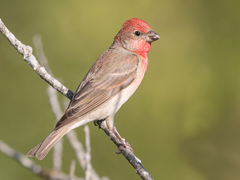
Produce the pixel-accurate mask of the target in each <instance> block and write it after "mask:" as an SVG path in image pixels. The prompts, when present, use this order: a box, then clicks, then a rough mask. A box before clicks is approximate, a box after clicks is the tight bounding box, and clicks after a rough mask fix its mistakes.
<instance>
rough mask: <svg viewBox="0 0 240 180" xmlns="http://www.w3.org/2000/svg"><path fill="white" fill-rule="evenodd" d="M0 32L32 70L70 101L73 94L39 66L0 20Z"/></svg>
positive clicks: (28, 49) (30, 51)
mask: <svg viewBox="0 0 240 180" xmlns="http://www.w3.org/2000/svg"><path fill="white" fill-rule="evenodd" d="M0 31H1V33H2V34H3V35H4V36H5V37H6V38H7V40H8V41H9V42H10V44H11V45H12V46H13V47H14V48H15V49H16V50H17V51H18V52H19V53H20V54H22V55H23V59H24V60H25V61H26V62H27V63H28V64H29V65H30V66H31V67H32V68H33V70H34V71H35V72H36V73H37V74H38V75H39V76H40V77H41V78H42V79H43V80H45V81H46V82H47V83H48V84H50V85H51V86H52V87H53V88H54V89H56V90H57V91H59V92H60V93H61V94H63V95H64V96H66V97H67V98H68V99H70V100H71V99H72V97H73V94H74V93H73V92H72V91H70V90H69V89H68V88H66V87H65V86H64V85H62V84H61V83H60V82H59V81H58V80H56V79H55V78H53V77H52V76H51V75H50V74H49V73H48V72H47V71H46V70H45V68H44V67H42V66H40V64H39V63H38V61H37V59H36V58H35V56H34V55H33V54H32V48H31V47H30V46H26V45H24V44H22V43H21V41H19V40H18V39H17V38H16V37H15V36H14V35H13V34H12V33H11V32H10V31H9V30H8V29H7V27H6V26H5V25H4V24H3V22H2V20H1V19H0Z"/></svg>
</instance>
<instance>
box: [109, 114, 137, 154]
mask: <svg viewBox="0 0 240 180" xmlns="http://www.w3.org/2000/svg"><path fill="white" fill-rule="evenodd" d="M106 123H107V126H108V128H109V129H110V130H111V131H112V133H113V134H114V135H115V136H116V137H117V138H118V140H119V141H120V142H121V144H120V146H118V149H117V150H116V153H117V154H121V150H122V149H123V148H124V147H125V148H127V149H129V150H130V151H132V152H133V149H132V148H131V146H130V144H129V143H128V142H125V139H123V138H122V137H121V136H120V134H119V133H118V132H117V130H116V128H115V127H114V119H113V117H108V118H107V119H106ZM110 138H111V137H110Z"/></svg>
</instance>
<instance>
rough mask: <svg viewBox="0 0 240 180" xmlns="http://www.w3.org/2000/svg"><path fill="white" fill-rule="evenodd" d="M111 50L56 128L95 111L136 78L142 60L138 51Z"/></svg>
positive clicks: (92, 69)
mask: <svg viewBox="0 0 240 180" xmlns="http://www.w3.org/2000/svg"><path fill="white" fill-rule="evenodd" d="M114 53H115V52H114V51H111V50H107V51H106V52H105V53H104V54H103V55H102V56H101V57H100V58H99V59H98V60H97V61H96V62H95V64H94V65H93V66H92V68H91V69H90V70H89V72H88V74H87V75H86V77H85V78H84V79H83V81H82V82H81V84H80V85H79V87H78V88H77V90H76V92H75V95H74V97H73V99H72V101H71V103H70V104H69V107H68V109H67V110H66V112H65V114H64V115H63V117H62V118H61V119H60V120H59V121H58V123H57V124H56V127H55V128H56V129H58V128H60V127H62V126H64V125H65V124H69V123H72V122H73V121H75V120H76V119H77V118H79V117H81V116H83V115H85V114H87V113H89V112H91V111H93V110H94V109H96V108H98V107H99V106H101V105H102V104H104V103H107V101H108V100H110V99H111V98H112V97H114V96H115V95H116V94H118V93H119V92H120V91H121V90H122V89H124V88H126V87H128V86H129V85H130V84H131V82H133V80H134V78H135V77H136V73H137V67H138V63H139V59H138V57H137V56H136V55H134V54H130V53H128V54H126V55H125V54H124V53H118V54H114Z"/></svg>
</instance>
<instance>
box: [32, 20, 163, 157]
mask: <svg viewBox="0 0 240 180" xmlns="http://www.w3.org/2000/svg"><path fill="white" fill-rule="evenodd" d="M136 31H138V32H139V33H140V35H138V33H136ZM158 38H159V36H158V35H157V34H156V33H155V32H153V31H152V30H151V28H150V27H149V25H148V24H147V23H146V22H144V21H143V20H139V19H136V18H134V19H131V20H128V21H126V23H124V25H123V28H122V29H121V30H120V31H119V33H118V34H117V35H116V37H115V39H114V42H113V44H112V45H111V47H110V48H109V49H108V50H107V51H105V52H104V53H103V54H102V55H101V56H100V57H99V58H98V59H97V61H96V62H95V63H94V64H93V66H92V67H91V69H90V70H89V72H88V73H87V75H86V76H85V78H84V79H83V80H82V82H81V83H80V85H79V86H78V88H77V90H76V92H75V94H74V97H73V99H72V100H71V102H70V104H69V106H68V108H67V110H66V112H65V114H64V115H63V116H62V118H61V119H60V120H59V121H58V122H57V124H56V126H55V128H54V130H53V131H52V132H51V133H50V134H49V135H48V136H47V138H46V139H45V140H44V141H43V142H41V143H40V144H38V145H37V146H36V147H34V148H33V149H32V150H30V151H29V152H28V154H27V156H28V157H33V156H36V157H37V158H38V159H39V160H41V159H43V158H44V157H45V156H46V155H47V153H48V152H49V151H50V149H51V148H52V147H53V146H54V144H55V143H56V142H57V141H58V140H59V139H60V138H61V137H62V136H64V135H65V134H66V133H67V132H69V131H70V130H71V129H74V128H76V127H79V126H81V125H83V124H86V123H88V122H91V121H94V120H102V119H107V125H108V127H109V129H113V127H114V124H113V123H114V115H115V113H116V112H117V111H118V109H119V108H120V107H121V106H122V104H123V103H125V102H126V101H127V100H128V98H129V97H130V96H131V95H132V94H133V93H134V91H135V90H136V89H137V87H138V86H139V84H140V82H141V80H142V78H143V76H144V73H145V71H146V68H147V64H148V59H147V52H148V51H149V50H150V46H151V42H153V41H155V40H157V39H158Z"/></svg>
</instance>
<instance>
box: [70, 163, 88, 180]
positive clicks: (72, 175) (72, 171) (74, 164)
mask: <svg viewBox="0 0 240 180" xmlns="http://www.w3.org/2000/svg"><path fill="white" fill-rule="evenodd" d="M75 169H76V161H75V160H74V159H73V160H72V161H71V165H70V172H69V180H74V173H75ZM84 180H86V179H84Z"/></svg>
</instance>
